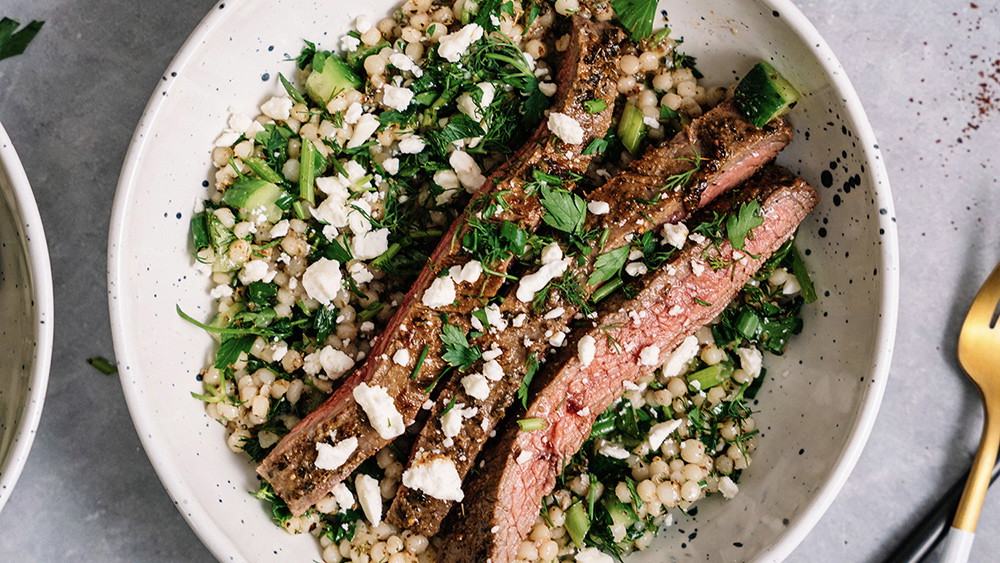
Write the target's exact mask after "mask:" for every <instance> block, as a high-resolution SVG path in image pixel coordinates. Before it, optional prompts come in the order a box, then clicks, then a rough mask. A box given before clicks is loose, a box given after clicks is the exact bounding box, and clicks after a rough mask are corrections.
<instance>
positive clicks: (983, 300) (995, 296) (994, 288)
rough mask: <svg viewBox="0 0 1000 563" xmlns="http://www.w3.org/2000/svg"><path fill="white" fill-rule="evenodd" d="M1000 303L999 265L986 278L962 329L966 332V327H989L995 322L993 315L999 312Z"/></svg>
mask: <svg viewBox="0 0 1000 563" xmlns="http://www.w3.org/2000/svg"><path fill="white" fill-rule="evenodd" d="M998 303H1000V264H997V267H996V268H994V269H993V273H992V274H990V277H988V278H986V282H984V283H983V287H982V288H981V289H980V290H979V293H978V294H977V295H976V298H975V299H974V300H973V301H972V306H971V307H969V314H968V315H967V316H966V317H965V324H963V325H962V329H963V330H964V329H965V328H966V327H971V326H986V327H988V326H989V324H990V322H991V321H992V320H993V314H994V313H995V312H996V310H997V304H998Z"/></svg>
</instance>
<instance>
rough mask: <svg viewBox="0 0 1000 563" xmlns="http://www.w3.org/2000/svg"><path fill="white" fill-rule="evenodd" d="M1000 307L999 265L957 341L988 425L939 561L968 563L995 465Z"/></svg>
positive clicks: (999, 440)
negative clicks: (999, 307)
mask: <svg viewBox="0 0 1000 563" xmlns="http://www.w3.org/2000/svg"><path fill="white" fill-rule="evenodd" d="M998 305H1000V264H998V265H997V267H996V269H994V270H993V273H992V274H990V277H989V278H987V280H986V283H984V284H983V287H982V289H980V290H979V294H978V295H976V299H975V300H974V301H973V302H972V307H970V308H969V314H968V315H966V317H965V323H964V324H963V325H962V332H961V333H960V334H959V335H958V361H959V363H961V364H962V368H963V369H965V372H966V373H967V374H968V375H969V378H970V379H972V381H973V382H975V384H976V387H978V388H979V392H980V394H981V395H982V398H983V405H984V407H985V409H986V420H985V423H984V427H983V437H982V439H981V440H980V441H979V451H978V452H976V459H974V460H973V461H972V469H970V470H969V480H968V481H966V483H965V490H964V491H963V492H962V500H961V501H959V503H958V510H957V511H956V512H955V519H954V520H952V522H951V529H950V530H949V531H948V537H947V538H946V540H945V545H944V549H943V551H942V556H941V561H942V562H944V563H964V562H965V561H968V559H969V552H970V551H971V550H972V540H973V538H975V534H976V523H977V522H978V521H979V513H980V512H981V511H982V508H983V500H984V499H985V497H986V490H987V489H988V488H989V485H990V470H991V469H992V468H993V464H994V463H995V462H996V459H997V448H998V446H1000V326H998V325H1000V323H998V322H997V311H998Z"/></svg>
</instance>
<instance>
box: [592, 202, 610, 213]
mask: <svg viewBox="0 0 1000 563" xmlns="http://www.w3.org/2000/svg"><path fill="white" fill-rule="evenodd" d="M587 211H590V212H591V213H593V214H594V215H604V214H605V213H607V212H609V211H611V204H609V203H608V202H606V201H591V202H589V203H587Z"/></svg>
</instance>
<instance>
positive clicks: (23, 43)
mask: <svg viewBox="0 0 1000 563" xmlns="http://www.w3.org/2000/svg"><path fill="white" fill-rule="evenodd" d="M44 23H45V22H43V21H37V20H32V21H31V22H29V23H28V25H26V26H24V27H23V28H22V29H21V30H20V31H17V32H15V31H14V30H16V29H17V27H18V26H19V25H21V22H19V21H17V20H15V19H11V18H3V19H2V20H0V60H3V59H7V58H10V57H13V56H15V55H20V54H21V53H23V52H24V50H25V49H27V48H28V43H31V40H32V39H34V38H35V36H36V35H38V32H39V31H41V30H42V25H43V24H44Z"/></svg>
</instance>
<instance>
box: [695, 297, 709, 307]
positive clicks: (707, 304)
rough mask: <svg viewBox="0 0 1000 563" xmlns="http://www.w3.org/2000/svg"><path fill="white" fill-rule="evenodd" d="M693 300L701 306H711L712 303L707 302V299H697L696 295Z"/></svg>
mask: <svg viewBox="0 0 1000 563" xmlns="http://www.w3.org/2000/svg"><path fill="white" fill-rule="evenodd" d="M694 302H695V303H697V304H699V305H701V306H702V307H711V306H712V304H711V303H709V302H708V301H703V300H701V299H698V298H697V297H695V298H694Z"/></svg>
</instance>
